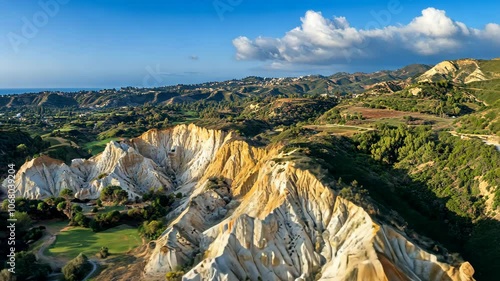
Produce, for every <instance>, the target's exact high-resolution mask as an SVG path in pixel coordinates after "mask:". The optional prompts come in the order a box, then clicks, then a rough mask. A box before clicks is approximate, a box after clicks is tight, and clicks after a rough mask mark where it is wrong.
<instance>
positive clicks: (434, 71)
mask: <svg viewBox="0 0 500 281" xmlns="http://www.w3.org/2000/svg"><path fill="white" fill-rule="evenodd" d="M488 79H491V77H490V75H488V74H485V73H483V71H482V69H481V67H480V66H479V64H478V61H477V60H473V59H461V60H456V61H443V62H440V63H438V64H436V65H435V66H434V67H433V68H431V69H429V70H428V71H426V72H425V73H424V74H422V75H421V76H420V77H419V78H418V79H417V80H418V81H419V82H431V81H440V80H452V81H453V82H456V83H466V84H467V83H471V82H475V81H484V80H488Z"/></svg>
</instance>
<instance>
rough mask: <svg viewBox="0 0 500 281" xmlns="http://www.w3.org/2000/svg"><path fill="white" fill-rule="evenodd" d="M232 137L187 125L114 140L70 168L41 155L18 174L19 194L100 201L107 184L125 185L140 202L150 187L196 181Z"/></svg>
mask: <svg viewBox="0 0 500 281" xmlns="http://www.w3.org/2000/svg"><path fill="white" fill-rule="evenodd" d="M229 138H230V136H229V135H228V134H227V133H224V132H221V131H215V130H207V129H204V128H200V127H196V126H194V125H189V126H186V125H181V126H176V127H174V128H173V129H170V130H165V131H158V130H150V131H148V132H146V133H144V134H143V135H142V136H140V137H138V138H135V139H132V140H130V141H128V142H122V143H117V142H110V143H109V144H108V145H107V147H106V149H105V150H104V152H103V153H101V154H99V155H97V156H95V157H92V158H90V159H88V160H85V159H75V160H73V161H72V163H71V165H69V166H68V165H66V164H64V163H62V162H61V161H58V160H54V159H51V158H50V157H47V156H42V157H38V158H35V159H33V160H31V161H29V162H26V163H25V164H24V165H23V166H22V167H21V168H20V169H19V171H18V173H17V174H16V183H15V185H16V188H17V196H20V197H27V198H37V199H41V198H46V197H50V196H58V195H59V193H60V191H61V190H62V189H64V188H69V189H72V190H73V191H74V193H75V196H76V197H77V198H81V199H85V198H97V197H98V196H99V192H100V190H101V189H102V188H104V187H105V186H108V185H119V186H121V187H122V188H123V189H125V190H127V191H128V192H129V197H130V198H134V197H135V196H140V195H141V194H143V193H144V192H146V191H147V190H149V189H150V188H159V187H164V188H165V189H166V190H170V189H172V188H178V187H179V186H183V185H187V184H189V183H192V182H195V181H196V180H197V178H198V177H200V175H201V174H202V173H203V172H204V171H205V169H206V166H207V165H208V163H209V162H210V161H211V160H212V159H213V158H214V155H215V153H216V151H217V150H218V149H219V148H220V147H221V146H222V144H223V143H224V142H225V141H227V140H228V139H229ZM4 185H5V183H4Z"/></svg>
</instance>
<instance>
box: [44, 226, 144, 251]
mask: <svg viewBox="0 0 500 281" xmlns="http://www.w3.org/2000/svg"><path fill="white" fill-rule="evenodd" d="M141 244H142V241H141V238H140V237H139V234H138V232H137V229H136V228H132V227H131V226H128V225H120V226H117V227H114V228H111V229H108V230H106V231H102V232H97V233H95V232H92V230H90V229H89V228H83V227H71V228H68V229H67V230H65V231H62V232H61V233H59V234H58V235H57V238H56V241H55V242H54V243H53V244H52V245H51V246H50V248H48V249H47V250H46V253H45V254H46V255H47V256H58V257H59V256H61V257H66V258H68V259H72V258H74V257H76V256H78V254H80V253H84V254H85V255H87V256H88V257H93V256H94V255H95V254H97V253H98V252H99V250H100V249H101V247H103V246H105V247H108V249H109V253H110V254H111V255H115V254H123V253H126V252H128V251H130V250H132V249H134V248H135V247H137V246H139V245H141Z"/></svg>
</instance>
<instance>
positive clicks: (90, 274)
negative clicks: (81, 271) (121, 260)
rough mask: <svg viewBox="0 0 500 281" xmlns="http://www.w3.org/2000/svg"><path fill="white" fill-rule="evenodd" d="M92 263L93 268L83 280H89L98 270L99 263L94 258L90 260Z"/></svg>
mask: <svg viewBox="0 0 500 281" xmlns="http://www.w3.org/2000/svg"><path fill="white" fill-rule="evenodd" d="M89 262H90V264H92V270H91V271H90V272H89V274H87V276H85V278H83V279H82V281H87V280H88V279H89V278H90V276H92V274H94V272H95V271H96V270H97V263H96V262H95V261H93V260H89Z"/></svg>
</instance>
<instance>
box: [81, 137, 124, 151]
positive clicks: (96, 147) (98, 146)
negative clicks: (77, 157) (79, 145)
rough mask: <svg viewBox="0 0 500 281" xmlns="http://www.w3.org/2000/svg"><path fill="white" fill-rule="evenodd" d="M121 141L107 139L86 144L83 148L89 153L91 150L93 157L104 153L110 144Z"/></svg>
mask: <svg viewBox="0 0 500 281" xmlns="http://www.w3.org/2000/svg"><path fill="white" fill-rule="evenodd" d="M120 139H121V138H109V139H105V140H99V141H93V142H89V143H86V144H85V145H84V146H83V148H84V149H85V150H87V151H88V150H90V153H91V154H92V155H96V154H99V153H101V152H103V151H104V149H105V148H106V145H108V143H109V142H111V141H117V140H120Z"/></svg>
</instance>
